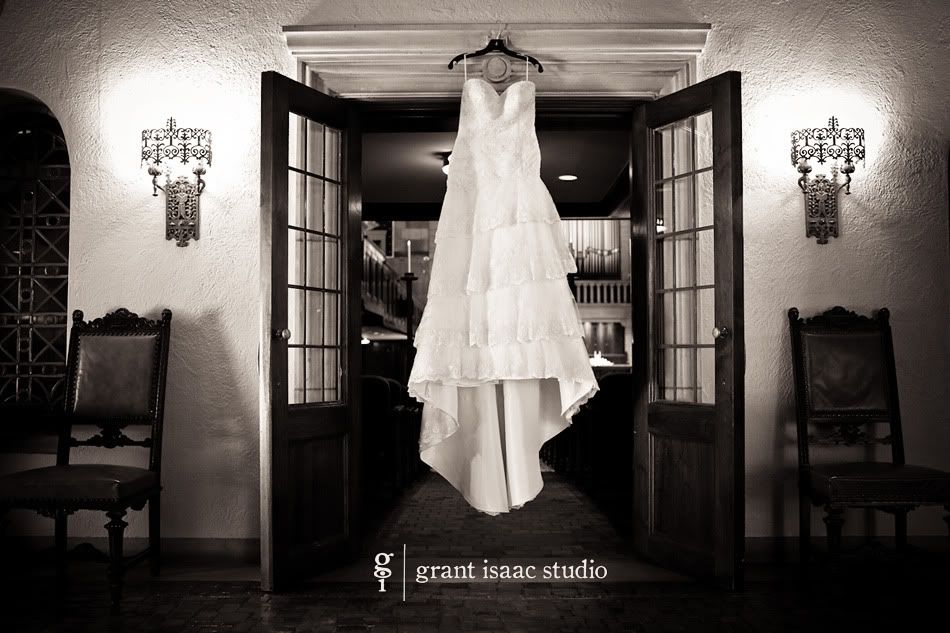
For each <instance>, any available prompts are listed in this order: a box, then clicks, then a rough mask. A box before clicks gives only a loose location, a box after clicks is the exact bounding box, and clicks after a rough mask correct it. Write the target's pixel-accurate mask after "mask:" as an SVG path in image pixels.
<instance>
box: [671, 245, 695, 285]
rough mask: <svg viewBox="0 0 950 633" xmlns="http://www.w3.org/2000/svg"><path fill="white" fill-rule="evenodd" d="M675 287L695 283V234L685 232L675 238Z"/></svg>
mask: <svg viewBox="0 0 950 633" xmlns="http://www.w3.org/2000/svg"><path fill="white" fill-rule="evenodd" d="M674 241H675V243H676V287H677V288H690V287H692V286H695V285H696V235H695V234H694V233H687V234H686V235H680V236H679V237H677V238H675V240H674Z"/></svg>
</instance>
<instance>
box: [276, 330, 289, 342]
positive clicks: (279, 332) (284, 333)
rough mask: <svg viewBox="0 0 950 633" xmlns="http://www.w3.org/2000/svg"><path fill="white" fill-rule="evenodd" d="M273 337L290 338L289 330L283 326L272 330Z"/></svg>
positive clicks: (287, 339) (286, 339)
mask: <svg viewBox="0 0 950 633" xmlns="http://www.w3.org/2000/svg"><path fill="white" fill-rule="evenodd" d="M274 338H279V339H283V340H285V341H289V340H290V330H288V329H287V328H284V329H282V330H274Z"/></svg>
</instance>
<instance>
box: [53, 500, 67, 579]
mask: <svg viewBox="0 0 950 633" xmlns="http://www.w3.org/2000/svg"><path fill="white" fill-rule="evenodd" d="M54 521H55V522H56V528H55V534H56V575H57V576H58V577H59V579H60V580H62V578H63V576H65V575H66V536H67V534H68V524H69V515H68V513H67V512H66V511H65V510H57V511H56V515H55V517H54Z"/></svg>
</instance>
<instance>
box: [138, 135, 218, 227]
mask: <svg viewBox="0 0 950 633" xmlns="http://www.w3.org/2000/svg"><path fill="white" fill-rule="evenodd" d="M176 161H180V162H181V165H182V167H184V168H185V169H186V170H187V169H188V168H191V173H192V174H194V175H195V178H194V180H192V179H191V178H189V177H188V176H187V175H178V176H176V177H175V178H174V180H173V179H172V173H171V171H172V167H173V164H174V163H175V162H176ZM142 163H143V164H147V165H148V174H149V175H150V176H151V177H152V195H153V196H157V195H158V192H159V190H161V191H164V192H165V239H166V240H172V239H173V240H175V243H176V244H177V245H178V246H188V241H189V240H193V239H194V240H197V239H198V237H199V236H200V232H199V226H200V213H199V211H200V209H199V204H198V202H199V198H200V196H201V192H202V191H204V188H205V181H204V179H203V178H202V176H203V175H204V174H205V173H206V172H207V168H208V167H209V166H210V165H211V132H210V131H208V130H204V129H201V128H180V127H177V125H176V124H175V119H173V118H170V119H168V122H167V123H166V126H165V127H164V128H156V129H151V130H142ZM163 173H164V174H165V186H164V187H163V186H162V185H159V184H158V177H159V176H160V175H162V174H163Z"/></svg>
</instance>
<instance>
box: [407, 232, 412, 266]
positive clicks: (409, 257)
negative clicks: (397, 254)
mask: <svg viewBox="0 0 950 633" xmlns="http://www.w3.org/2000/svg"><path fill="white" fill-rule="evenodd" d="M406 272H407V273H411V272H412V240H406Z"/></svg>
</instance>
